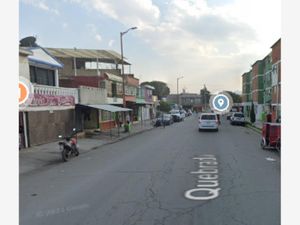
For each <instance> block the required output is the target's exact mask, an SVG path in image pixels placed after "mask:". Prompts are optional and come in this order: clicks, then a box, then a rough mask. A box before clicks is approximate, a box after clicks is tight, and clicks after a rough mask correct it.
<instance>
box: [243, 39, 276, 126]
mask: <svg viewBox="0 0 300 225" xmlns="http://www.w3.org/2000/svg"><path fill="white" fill-rule="evenodd" d="M271 49H272V50H271V52H270V53H269V54H268V55H266V56H265V57H264V58H263V59H262V60H257V61H256V62H255V63H254V64H253V65H252V68H251V70H250V71H249V72H247V73H244V74H243V75H242V104H243V106H244V113H245V115H246V116H247V117H248V118H249V117H250V109H251V105H252V103H253V105H254V111H255V115H256V120H259V121H264V120H265V118H266V117H265V115H266V114H269V113H270V114H271V115H272V121H273V122H275V121H277V119H279V118H280V116H281V39H279V40H278V41H276V42H275V43H274V44H273V45H272V46H271Z"/></svg>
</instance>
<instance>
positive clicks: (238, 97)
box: [226, 91, 242, 103]
mask: <svg viewBox="0 0 300 225" xmlns="http://www.w3.org/2000/svg"><path fill="white" fill-rule="evenodd" d="M226 92H227V93H228V94H230V96H231V98H232V101H233V103H241V102H242V96H241V95H239V94H236V93H234V92H232V91H226Z"/></svg>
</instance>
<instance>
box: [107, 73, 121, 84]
mask: <svg viewBox="0 0 300 225" xmlns="http://www.w3.org/2000/svg"><path fill="white" fill-rule="evenodd" d="M105 74H106V75H107V77H108V79H109V80H114V81H117V82H123V78H122V77H120V76H117V75H115V74H112V73H107V72H106V73H105Z"/></svg>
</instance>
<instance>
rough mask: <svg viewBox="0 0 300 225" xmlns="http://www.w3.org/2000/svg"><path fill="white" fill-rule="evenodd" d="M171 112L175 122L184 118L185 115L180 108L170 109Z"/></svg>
mask: <svg viewBox="0 0 300 225" xmlns="http://www.w3.org/2000/svg"><path fill="white" fill-rule="evenodd" d="M170 114H171V115H172V117H173V119H174V121H175V122H180V121H182V120H183V117H182V115H181V113H180V111H179V110H176V109H173V110H171V111H170Z"/></svg>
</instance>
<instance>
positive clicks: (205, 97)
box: [200, 85, 210, 105]
mask: <svg viewBox="0 0 300 225" xmlns="http://www.w3.org/2000/svg"><path fill="white" fill-rule="evenodd" d="M200 96H201V102H202V104H206V105H208V104H209V99H210V91H209V90H207V88H206V86H205V85H204V88H202V89H201V90H200Z"/></svg>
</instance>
